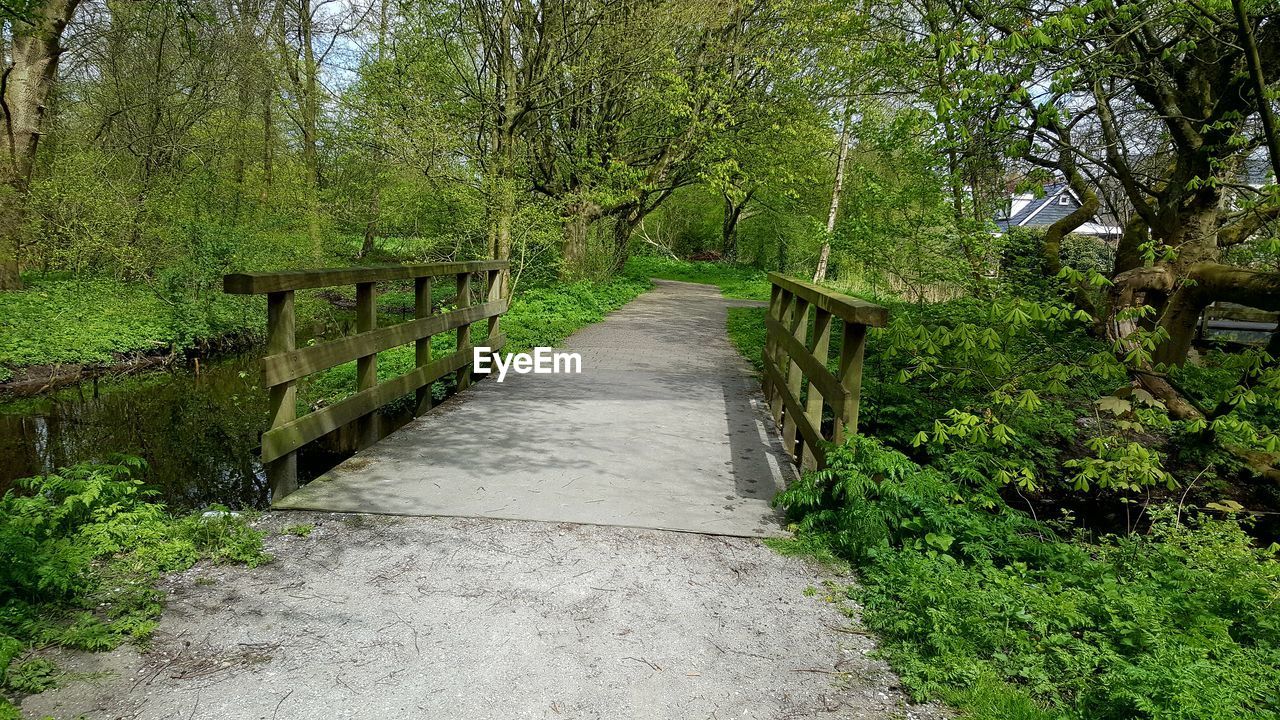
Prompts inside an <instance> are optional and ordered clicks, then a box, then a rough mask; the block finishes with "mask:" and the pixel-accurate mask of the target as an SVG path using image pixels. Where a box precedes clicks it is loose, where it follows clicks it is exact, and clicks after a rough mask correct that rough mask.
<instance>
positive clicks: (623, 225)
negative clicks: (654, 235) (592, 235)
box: [609, 208, 647, 273]
mask: <svg viewBox="0 0 1280 720" xmlns="http://www.w3.org/2000/svg"><path fill="white" fill-rule="evenodd" d="M646 214H647V213H646V212H644V211H642V210H641V209H640V208H635V209H633V210H630V211H628V212H624V213H621V214H619V215H618V216H617V218H616V219H615V221H614V223H613V263H612V265H611V266H610V268H609V269H610V271H611V272H615V273H616V272H620V271H621V270H622V268H623V267H624V266H625V265H626V264H627V259H628V258H630V257H631V233H633V232H635V229H636V227H637V226H638V225H639V224H640V221H641V220H644V216H645V215H646Z"/></svg>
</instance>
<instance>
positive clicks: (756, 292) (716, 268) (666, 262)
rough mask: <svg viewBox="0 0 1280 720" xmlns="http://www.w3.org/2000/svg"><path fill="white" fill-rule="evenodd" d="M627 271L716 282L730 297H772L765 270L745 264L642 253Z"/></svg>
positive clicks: (648, 276)
mask: <svg viewBox="0 0 1280 720" xmlns="http://www.w3.org/2000/svg"><path fill="white" fill-rule="evenodd" d="M625 273H626V274H628V275H632V276H635V277H645V278H658V279H660V280H681V281H684V282H692V283H703V284H706V285H715V286H716V287H718V288H720V292H721V293H722V294H723V295H724V296H725V297H728V298H737V299H741V300H768V299H769V278H768V275H767V274H766V273H765V272H764V271H763V270H759V269H757V268H753V267H748V266H745V265H732V264H729V263H718V262H692V261H685V260H671V259H669V258H660V257H649V256H641V257H633V258H631V260H629V261H628V262H627V266H626V269H625Z"/></svg>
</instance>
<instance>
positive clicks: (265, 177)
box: [258, 84, 276, 204]
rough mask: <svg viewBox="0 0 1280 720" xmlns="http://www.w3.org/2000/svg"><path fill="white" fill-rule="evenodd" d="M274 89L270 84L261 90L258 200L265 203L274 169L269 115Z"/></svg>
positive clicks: (272, 132) (268, 196)
mask: <svg viewBox="0 0 1280 720" xmlns="http://www.w3.org/2000/svg"><path fill="white" fill-rule="evenodd" d="M274 94H275V90H274V89H273V88H272V87H271V86H270V84H268V85H267V87H265V88H263V90H262V189H261V191H260V192H259V194H258V201H259V202H261V203H263V204H266V202H267V201H268V200H270V199H271V182H272V173H273V171H274V169H275V167H274V166H275V157H274V154H275V134H276V128H275V122H274V120H273V119H272V117H271V100H272V96H273V95H274Z"/></svg>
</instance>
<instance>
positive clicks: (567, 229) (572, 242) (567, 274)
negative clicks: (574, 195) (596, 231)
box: [560, 203, 600, 280]
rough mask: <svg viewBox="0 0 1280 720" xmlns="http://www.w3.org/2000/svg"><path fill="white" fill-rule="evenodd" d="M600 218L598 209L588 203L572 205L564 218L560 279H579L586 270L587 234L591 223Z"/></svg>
mask: <svg viewBox="0 0 1280 720" xmlns="http://www.w3.org/2000/svg"><path fill="white" fill-rule="evenodd" d="M599 217H600V209H599V208H598V207H596V206H595V205H592V204H590V203H574V204H572V205H570V206H569V208H568V214H567V215H566V216H565V218H564V244H563V246H562V249H561V256H562V257H561V265H560V277H561V279H565V280H571V279H573V278H576V277H579V276H580V275H581V274H582V272H583V270H585V269H586V261H587V233H588V232H589V231H590V229H591V223H593V222H595V221H596V219H597V218H599Z"/></svg>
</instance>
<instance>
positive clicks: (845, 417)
mask: <svg viewBox="0 0 1280 720" xmlns="http://www.w3.org/2000/svg"><path fill="white" fill-rule="evenodd" d="M866 347H867V326H866V325H860V324H858V323H851V322H849V321H847V320H846V321H845V323H844V341H843V343H842V345H841V347H840V372H839V377H840V384H841V385H843V386H844V389H845V390H848V391H849V397H848V398H846V400H845V403H844V407H843V408H841V410H840V412H839V413H838V414H837V416H836V427H835V431H834V433H833V434H834V436H835V437H834V438H833V440H832V442H835V443H837V444H838V443H842V442H844V434H845V432H844V431H845V426H848V428H849V432H851V433H853V434H854V435H857V434H858V403H859V402H860V400H861V397H862V356H863V353H864V351H865V350H866Z"/></svg>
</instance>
